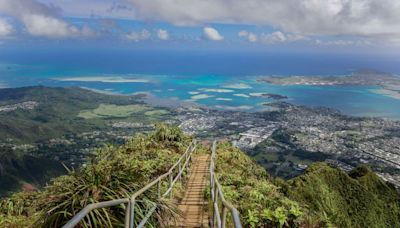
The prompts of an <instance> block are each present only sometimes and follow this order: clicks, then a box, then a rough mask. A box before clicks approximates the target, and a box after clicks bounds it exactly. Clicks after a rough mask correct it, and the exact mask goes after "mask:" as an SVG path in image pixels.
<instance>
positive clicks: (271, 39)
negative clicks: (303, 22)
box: [260, 31, 306, 44]
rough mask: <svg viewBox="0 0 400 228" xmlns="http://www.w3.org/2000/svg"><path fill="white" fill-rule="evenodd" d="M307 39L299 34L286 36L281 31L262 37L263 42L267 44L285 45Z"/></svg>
mask: <svg viewBox="0 0 400 228" xmlns="http://www.w3.org/2000/svg"><path fill="white" fill-rule="evenodd" d="M304 39H306V38H305V37H304V36H302V35H297V34H285V33H283V32H281V31H276V32H273V33H269V34H262V35H261V37H260V40H261V42H263V43H267V44H275V43H284V42H294V41H298V40H304Z"/></svg>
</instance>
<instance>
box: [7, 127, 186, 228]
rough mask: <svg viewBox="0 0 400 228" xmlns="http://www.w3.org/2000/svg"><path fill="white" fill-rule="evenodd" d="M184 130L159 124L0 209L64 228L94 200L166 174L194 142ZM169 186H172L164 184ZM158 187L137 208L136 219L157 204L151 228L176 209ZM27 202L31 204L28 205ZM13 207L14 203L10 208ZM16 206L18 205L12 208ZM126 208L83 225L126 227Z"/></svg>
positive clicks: (121, 194)
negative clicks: (31, 216) (64, 225)
mask: <svg viewBox="0 0 400 228" xmlns="http://www.w3.org/2000/svg"><path fill="white" fill-rule="evenodd" d="M190 141H191V140H190V138H188V137H187V136H185V135H184V134H183V133H182V132H181V130H180V129H179V128H175V127H167V126H165V125H158V126H157V128H156V130H155V131H154V132H151V133H149V134H145V135H144V134H138V135H136V136H135V137H133V138H132V139H131V140H129V141H128V142H127V143H126V144H124V145H123V146H120V147H114V146H108V147H105V148H103V149H101V150H99V151H98V153H97V154H96V155H95V156H94V157H93V158H92V160H91V162H90V164H88V165H87V166H86V167H83V168H81V169H80V170H76V171H75V170H72V171H69V173H68V175H65V176H61V177H58V178H56V179H54V180H53V181H52V183H51V184H50V185H49V186H47V187H45V189H44V190H43V191H40V192H37V193H34V194H33V196H32V199H30V200H27V199H26V197H25V196H23V197H22V196H14V198H13V197H12V198H10V199H8V201H7V200H5V201H2V202H1V203H0V212H3V213H5V214H8V215H15V216H20V215H23V216H29V214H28V211H29V210H30V211H34V212H30V213H31V214H32V213H35V214H36V216H37V218H38V219H36V221H35V222H34V223H33V224H32V225H33V226H35V227H38V226H41V227H60V226H62V225H63V224H65V223H66V222H67V221H69V220H70V219H71V218H72V217H73V216H74V215H75V214H76V213H78V212H79V211H80V210H81V209H82V208H84V207H85V206H86V205H88V204H90V203H96V202H101V201H107V200H114V199H119V198H127V197H129V196H130V195H131V194H133V193H134V192H135V191H137V190H139V189H140V188H142V187H143V186H145V185H146V184H147V183H149V182H150V181H152V180H153V179H155V178H156V177H157V176H159V175H160V174H162V173H165V172H167V171H168V169H169V168H170V167H171V166H172V164H173V163H174V162H175V161H176V160H177V159H178V158H179V157H180V155H181V154H182V153H183V152H184V151H185V149H186V147H187V146H188V145H189V143H190ZM164 188H166V186H164ZM157 198H158V197H157V192H156V189H154V190H151V191H149V192H147V193H146V194H145V195H144V196H143V197H142V198H139V199H138V201H137V204H136V207H135V211H136V212H137V213H136V214H135V217H136V218H137V219H135V220H136V222H138V221H139V220H140V218H141V217H143V216H144V215H145V214H146V212H147V211H148V209H149V208H151V207H152V206H153V205H154V204H156V205H157V210H156V212H157V213H156V216H154V218H152V219H151V220H150V221H149V224H148V227H155V226H157V224H158V219H157V216H158V218H160V217H161V216H163V215H165V214H166V213H174V212H173V210H174V208H173V206H172V205H171V204H170V203H169V202H168V201H165V200H158V199H157ZM21 201H26V202H31V204H32V205H30V206H26V205H24V204H25V203H21ZM7 205H8V206H7ZM9 205H13V207H14V208H13V209H10V208H9ZM124 212H125V206H124V205H121V206H117V207H113V208H107V209H100V210H95V211H92V212H91V213H90V214H89V215H88V216H86V217H85V219H84V220H83V221H82V222H81V223H80V226H81V227H122V226H123V220H124Z"/></svg>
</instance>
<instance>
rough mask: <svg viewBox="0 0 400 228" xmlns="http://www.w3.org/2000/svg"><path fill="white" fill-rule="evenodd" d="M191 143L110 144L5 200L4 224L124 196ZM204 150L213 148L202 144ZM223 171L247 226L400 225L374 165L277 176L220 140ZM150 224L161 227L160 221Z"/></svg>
mask: <svg viewBox="0 0 400 228" xmlns="http://www.w3.org/2000/svg"><path fill="white" fill-rule="evenodd" d="M190 141H191V138H190V137H188V136H186V135H184V134H183V133H182V132H181V130H179V129H178V128H169V127H165V126H163V125H160V126H159V127H158V128H157V130H156V131H154V132H151V133H148V134H146V135H142V134H138V135H136V136H135V137H134V138H133V139H131V140H130V141H128V142H127V143H126V144H124V145H122V146H118V147H116V146H109V147H105V148H104V149H102V150H100V151H99V152H98V153H97V154H96V156H95V157H94V158H93V159H92V161H91V163H90V164H88V165H87V166H86V167H82V168H81V169H79V170H76V171H71V172H70V173H68V174H67V175H64V176H61V177H58V178H56V179H54V180H53V181H52V182H51V184H50V185H48V186H47V187H46V188H44V189H43V190H39V191H34V192H23V193H18V194H14V195H13V196H11V197H10V198H7V199H4V200H2V201H0V226H2V227H21V226H23V227H58V226H60V225H62V224H64V223H65V222H66V221H68V220H69V219H70V218H71V217H72V215H74V214H76V213H77V212H78V211H79V210H80V209H82V208H83V207H84V206H85V205H87V204H89V203H92V202H99V201H105V200H110V199H116V198H125V197H127V196H129V195H130V194H132V193H133V192H135V191H136V190H138V189H139V188H141V187H143V186H144V185H145V184H146V183H149V182H150V181H151V180H153V179H154V178H155V177H157V176H158V175H160V174H162V173H164V172H166V171H167V170H168V168H169V167H170V166H171V165H172V164H173V163H174V161H176V159H177V158H178V157H179V155H180V154H182V153H183V151H184V150H185V148H186V146H187V145H188V144H189V142H190ZM199 149H200V151H202V152H204V151H208V152H209V150H206V148H204V146H202V145H199ZM216 173H217V176H218V179H219V181H220V183H221V185H222V186H223V191H224V193H225V197H226V199H227V200H229V201H231V202H232V203H233V204H234V205H235V206H236V207H237V208H238V210H239V212H240V215H241V219H242V223H243V225H244V227H349V228H352V227H399V226H400V204H399V194H398V192H397V191H396V189H394V188H393V187H392V186H391V185H388V184H387V183H385V182H384V181H382V180H381V179H380V178H379V177H378V176H376V174H374V173H373V172H372V171H371V170H370V169H369V168H367V167H359V168H357V169H355V170H353V171H352V172H350V173H349V174H347V173H345V172H343V171H341V170H339V169H337V168H333V167H330V166H328V165H327V164H324V163H315V164H314V165H311V166H310V167H309V168H308V170H307V171H306V172H305V173H304V174H303V175H300V176H298V177H296V178H294V179H291V180H289V181H284V180H282V179H273V178H271V177H270V176H269V175H268V173H267V172H266V171H265V169H264V168H262V167H261V166H260V165H258V164H257V163H256V162H255V161H254V160H253V159H252V158H250V157H248V156H247V155H246V154H245V153H244V152H242V151H241V150H239V149H237V148H235V147H233V146H231V144H230V143H228V142H220V143H219V144H218V147H217V159H216ZM165 187H166V186H165ZM205 196H209V192H206V193H205ZM146 197H147V199H148V200H150V201H152V202H157V203H158V205H159V209H158V212H159V213H167V212H168V213H176V211H175V210H176V209H175V207H174V206H173V204H171V202H170V201H157V200H156V192H153V193H150V194H148V195H146ZM146 202H148V201H146V200H145V201H143V203H138V208H137V209H135V210H138V211H143V210H145V209H146V208H148V205H149V204H148V203H146ZM123 211H124V209H123V207H115V208H111V209H105V210H99V211H97V212H93V213H92V214H91V215H90V216H89V217H87V218H86V219H85V223H86V225H89V224H92V225H91V226H93V227H107V226H114V227H118V226H120V225H121V223H122V221H123ZM139 216H140V215H139ZM93 224H96V225H93ZM151 224H153V226H158V224H157V221H155V220H153V221H152V222H151Z"/></svg>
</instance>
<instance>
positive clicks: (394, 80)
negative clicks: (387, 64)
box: [257, 70, 400, 99]
mask: <svg viewBox="0 0 400 228" xmlns="http://www.w3.org/2000/svg"><path fill="white" fill-rule="evenodd" d="M257 81H258V82H266V83H270V84H274V85H284V86H292V85H308V86H340V85H359V86H378V87H380V89H372V90H371V91H372V92H374V93H378V94H382V95H385V96H389V97H392V98H395V99H400V77H399V76H398V75H394V74H389V73H384V72H379V71H375V70H358V71H356V72H354V73H352V74H350V75H346V76H289V77H282V76H262V77H260V78H259V79H258V80H257Z"/></svg>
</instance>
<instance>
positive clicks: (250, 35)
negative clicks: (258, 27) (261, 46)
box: [238, 30, 258, 43]
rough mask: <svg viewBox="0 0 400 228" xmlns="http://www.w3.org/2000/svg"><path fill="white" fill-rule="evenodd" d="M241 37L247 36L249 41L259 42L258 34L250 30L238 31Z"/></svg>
mask: <svg viewBox="0 0 400 228" xmlns="http://www.w3.org/2000/svg"><path fill="white" fill-rule="evenodd" d="M238 36H239V37H242V38H246V39H247V40H248V41H249V42H252V43H254V42H257V40H258V36H257V35H256V34H254V33H251V32H248V31H246V30H242V31H240V32H239V33H238Z"/></svg>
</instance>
